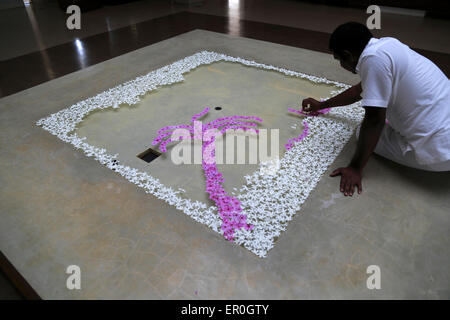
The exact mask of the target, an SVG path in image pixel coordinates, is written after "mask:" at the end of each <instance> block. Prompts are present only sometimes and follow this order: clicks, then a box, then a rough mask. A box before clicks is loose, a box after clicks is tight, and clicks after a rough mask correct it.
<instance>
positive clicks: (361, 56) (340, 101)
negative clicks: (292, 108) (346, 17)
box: [302, 22, 450, 196]
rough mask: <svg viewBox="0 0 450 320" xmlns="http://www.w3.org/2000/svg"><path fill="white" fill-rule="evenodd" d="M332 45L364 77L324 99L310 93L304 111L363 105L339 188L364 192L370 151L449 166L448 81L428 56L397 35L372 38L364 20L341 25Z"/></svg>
mask: <svg viewBox="0 0 450 320" xmlns="http://www.w3.org/2000/svg"><path fill="white" fill-rule="evenodd" d="M330 50H331V51H332V52H333V56H334V58H335V59H337V60H339V62H340V64H341V67H343V68H344V69H346V70H348V71H350V72H352V73H355V74H359V75H360V77H361V82H360V83H358V84H357V85H355V86H353V87H351V88H349V89H348V90H346V91H344V92H342V93H341V94H339V95H337V96H335V97H333V98H331V99H328V100H326V101H322V102H320V101H317V100H315V99H313V98H308V99H305V100H303V101H302V107H303V110H304V111H308V112H309V111H317V110H320V109H323V108H332V107H338V106H346V105H349V104H352V103H355V102H357V101H359V100H361V99H362V100H361V106H362V107H364V108H365V116H364V120H363V122H362V124H361V127H360V130H359V138H358V145H357V149H356V152H355V155H354V156H353V159H352V161H351V162H350V164H349V165H348V167H345V168H338V169H336V170H334V171H333V172H332V173H331V176H332V177H335V176H338V175H340V176H341V184H340V191H341V192H343V193H344V195H345V196H352V195H353V192H354V190H355V187H357V189H358V193H361V191H362V185H361V178H362V171H363V168H364V166H365V165H366V163H367V161H368V160H369V157H370V155H371V154H372V152H375V153H376V154H378V155H381V156H383V157H385V158H388V159H390V160H392V161H395V162H398V163H400V164H402V165H405V166H408V167H413V168H417V169H422V170H428V171H448V170H450V81H449V79H448V78H447V77H446V76H445V74H444V73H443V72H442V71H441V70H440V69H439V68H438V67H437V66H436V65H435V64H434V63H433V62H431V61H430V60H428V59H427V58H425V57H423V56H422V55H420V54H418V53H417V52H415V51H413V50H411V49H410V48H409V47H408V46H406V45H405V44H403V43H401V42H400V41H398V40H397V39H394V38H389V37H386V38H380V39H377V38H374V37H373V36H372V34H371V32H370V31H369V29H368V28H367V27H366V26H365V25H363V24H360V23H357V22H349V23H345V24H343V25H341V26H339V27H338V28H337V29H336V30H335V31H334V32H333V34H332V35H331V38H330Z"/></svg>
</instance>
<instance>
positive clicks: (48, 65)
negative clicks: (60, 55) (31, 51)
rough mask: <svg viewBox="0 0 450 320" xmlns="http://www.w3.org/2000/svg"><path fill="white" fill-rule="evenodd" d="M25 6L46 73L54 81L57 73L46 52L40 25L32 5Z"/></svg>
mask: <svg viewBox="0 0 450 320" xmlns="http://www.w3.org/2000/svg"><path fill="white" fill-rule="evenodd" d="M24 4H25V11H26V12H27V15H28V19H29V20H30V23H31V28H32V29H33V34H34V38H35V40H36V42H37V45H38V47H39V50H40V53H41V56H42V60H43V62H44V67H45V72H46V73H47V76H48V78H49V79H54V78H55V77H56V76H55V72H54V71H53V69H52V65H51V62H50V58H49V56H48V54H47V51H45V45H44V42H43V41H42V37H41V32H40V29H39V24H38V22H37V20H36V16H35V15H34V11H33V6H32V5H31V2H28V3H25V2H24Z"/></svg>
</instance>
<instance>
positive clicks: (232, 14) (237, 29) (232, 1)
mask: <svg viewBox="0 0 450 320" xmlns="http://www.w3.org/2000/svg"><path fill="white" fill-rule="evenodd" d="M240 10H241V3H240V0H228V32H229V34H231V35H235V36H240V35H241V23H240V21H239V20H240V19H241V12H240Z"/></svg>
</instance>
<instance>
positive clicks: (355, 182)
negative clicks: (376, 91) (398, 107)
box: [331, 107, 386, 196]
mask: <svg viewBox="0 0 450 320" xmlns="http://www.w3.org/2000/svg"><path fill="white" fill-rule="evenodd" d="M364 109H365V110H366V114H365V116H364V120H363V122H362V124H361V130H360V133H359V138H358V144H357V147H356V152H355V155H354V156H353V159H352V161H351V162H350V164H349V166H348V167H346V168H339V169H336V170H334V171H333V172H332V173H331V176H332V177H335V176H337V175H341V185H340V190H341V192H343V193H344V195H345V196H347V195H349V196H352V195H353V191H354V189H355V187H357V188H358V193H361V191H362V185H361V179H362V170H363V168H364V166H365V165H366V163H367V161H368V160H369V157H370V155H371V154H372V152H373V150H375V147H376V146H377V143H378V139H379V138H380V134H381V131H382V130H383V127H384V123H385V121H386V108H382V107H364Z"/></svg>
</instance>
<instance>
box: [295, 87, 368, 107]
mask: <svg viewBox="0 0 450 320" xmlns="http://www.w3.org/2000/svg"><path fill="white" fill-rule="evenodd" d="M361 92H362V87H361V82H360V83H358V84H356V85H354V86H353V87H351V88H348V89H347V90H345V91H344V92H341V93H340V94H338V95H337V96H335V97H333V98H330V99H328V100H325V101H317V100H316V99H313V98H307V99H304V100H303V101H302V107H303V110H304V111H307V112H310V111H318V110H321V109H325V108H334V107H339V106H346V105H349V104H352V103H355V102H357V101H359V100H361ZM308 105H309V107H308Z"/></svg>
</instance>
